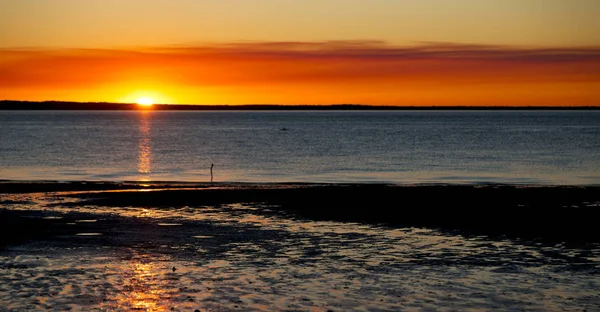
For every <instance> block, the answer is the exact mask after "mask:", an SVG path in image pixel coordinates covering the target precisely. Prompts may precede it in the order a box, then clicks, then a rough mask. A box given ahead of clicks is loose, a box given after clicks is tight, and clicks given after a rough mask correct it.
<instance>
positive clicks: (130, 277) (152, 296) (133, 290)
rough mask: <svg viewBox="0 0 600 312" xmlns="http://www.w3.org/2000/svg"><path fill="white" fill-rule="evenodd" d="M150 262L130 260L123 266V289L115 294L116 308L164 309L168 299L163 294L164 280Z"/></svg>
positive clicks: (166, 306) (166, 307) (166, 308)
mask: <svg viewBox="0 0 600 312" xmlns="http://www.w3.org/2000/svg"><path fill="white" fill-rule="evenodd" d="M159 272H160V271H159V268H158V267H157V266H156V265H155V264H154V263H152V262H149V263H141V262H138V261H132V262H131V263H130V265H129V267H127V266H125V267H124V268H123V274H124V275H125V277H124V279H123V282H124V285H123V291H122V292H121V293H119V294H118V295H117V296H116V298H115V299H116V301H117V308H118V309H125V310H130V309H131V310H145V311H166V310H168V309H169V308H168V306H169V304H170V301H169V300H168V299H169V298H167V297H168V296H165V294H164V293H165V290H164V289H165V288H166V285H165V281H164V280H163V279H162V277H161V276H160V273H159Z"/></svg>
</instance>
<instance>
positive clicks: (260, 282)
mask: <svg viewBox="0 0 600 312" xmlns="http://www.w3.org/2000/svg"><path fill="white" fill-rule="evenodd" d="M0 193H1V195H0V196H1V201H0V205H1V207H2V211H1V212H0V214H1V215H2V217H1V219H0V223H1V224H0V226H1V227H0V228H1V230H0V231H2V233H1V234H2V235H1V237H2V241H1V243H2V249H1V252H0V268H1V270H2V272H3V274H2V275H1V278H0V303H1V306H2V308H4V309H6V310H9V311H10V310H14V311H21V310H32V309H53V310H65V309H68V308H71V309H74V310H114V309H116V310H131V309H142V310H159V311H160V310H181V311H190V310H191V311H194V310H200V311H202V310H215V311H222V310H240V311H248V310H289V311H306V310H313V311H328V310H332V311H348V310H369V311H372V310H402V309H410V310H413V309H435V310H481V309H483V310H487V309H495V310H497V309H500V310H518V309H519V310H520V309H523V310H562V309H566V310H585V309H587V310H596V309H599V308H600V296H598V294H597V289H598V286H600V275H599V274H600V229H598V227H597V226H596V222H597V220H598V216H599V214H600V213H599V211H598V210H599V209H600V188H599V187H550V186H545V187H540V186H508V185H465V186H460V185H454V186H452V185H412V186H397V185H375V184H371V185H352V184H343V185H342V184H336V185H334V184H318V185H316V184H241V183H235V184H227V183H215V184H192V183H154V184H141V183H22V182H10V181H5V182H3V183H0Z"/></svg>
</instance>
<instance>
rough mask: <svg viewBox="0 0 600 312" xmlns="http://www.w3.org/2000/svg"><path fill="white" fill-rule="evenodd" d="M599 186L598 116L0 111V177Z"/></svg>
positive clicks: (550, 113)
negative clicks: (212, 175)
mask: <svg viewBox="0 0 600 312" xmlns="http://www.w3.org/2000/svg"><path fill="white" fill-rule="evenodd" d="M211 164H214V170H213V174H214V181H216V182H391V183H400V184H404V183H486V182H490V183H526V184H530V183H531V184H577V185H582V184H587V185H589V184H600V111H560V112H556V111H502V112H499V111H420V112H418V111H348V112H345V111H326V112H323V111H319V112H317V111H302V112H153V111H149V112H142V111H135V112H123V111H119V112H107V111H102V112H100V111H97V112H82V111H37V112H34V111H2V112H0V179H12V180H61V181H62V180H65V181H66V180H93V181H107V180H108V181H125V180H138V181H200V182H202V181H210V167H211Z"/></svg>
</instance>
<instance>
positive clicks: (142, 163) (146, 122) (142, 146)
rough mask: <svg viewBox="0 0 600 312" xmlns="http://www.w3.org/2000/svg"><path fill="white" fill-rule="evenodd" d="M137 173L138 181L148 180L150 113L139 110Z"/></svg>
mask: <svg viewBox="0 0 600 312" xmlns="http://www.w3.org/2000/svg"><path fill="white" fill-rule="evenodd" d="M138 150H139V152H138V156H139V160H138V173H139V174H140V175H141V177H140V179H139V180H140V181H150V173H151V162H152V149H151V146H150V113H148V112H141V115H140V141H139V145H138Z"/></svg>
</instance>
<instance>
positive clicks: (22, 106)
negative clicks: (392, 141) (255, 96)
mask: <svg viewBox="0 0 600 312" xmlns="http://www.w3.org/2000/svg"><path fill="white" fill-rule="evenodd" d="M0 110H123V111H127V110H159V111H208V110H223V111H239V110H250V111H252V110H277V111H294V110H600V106H388V105H365V104H323V105H287V104H285V105H284V104H243V105H228V104H210V105H205V104H189V105H188V104H185V105H184V104H154V105H152V107H148V108H144V107H141V106H140V105H138V104H133V103H109V102H63V101H42V102H33V101H13V100H3V101H0Z"/></svg>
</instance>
